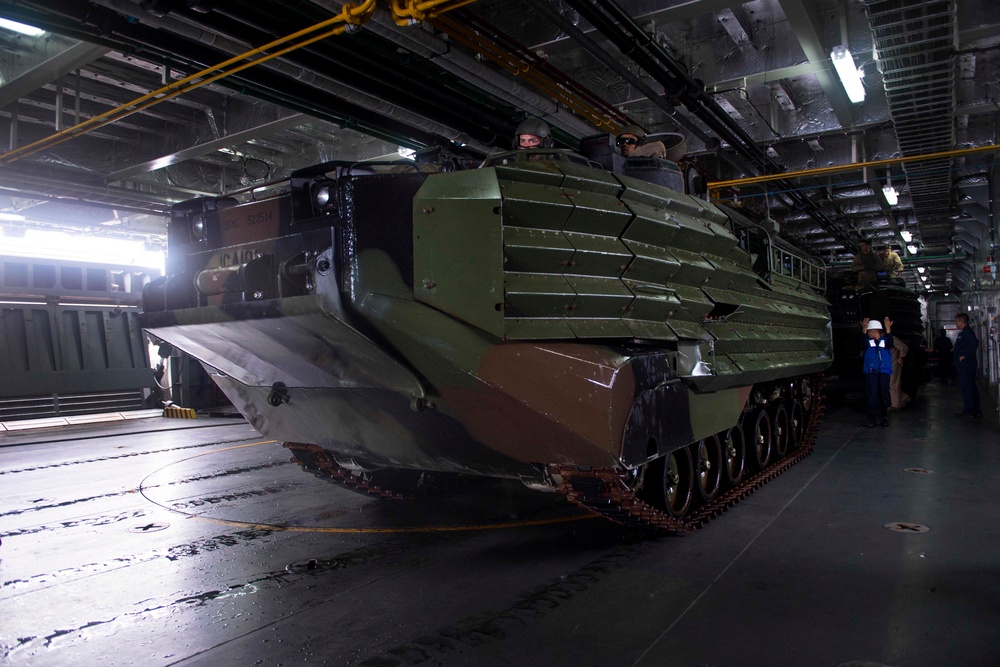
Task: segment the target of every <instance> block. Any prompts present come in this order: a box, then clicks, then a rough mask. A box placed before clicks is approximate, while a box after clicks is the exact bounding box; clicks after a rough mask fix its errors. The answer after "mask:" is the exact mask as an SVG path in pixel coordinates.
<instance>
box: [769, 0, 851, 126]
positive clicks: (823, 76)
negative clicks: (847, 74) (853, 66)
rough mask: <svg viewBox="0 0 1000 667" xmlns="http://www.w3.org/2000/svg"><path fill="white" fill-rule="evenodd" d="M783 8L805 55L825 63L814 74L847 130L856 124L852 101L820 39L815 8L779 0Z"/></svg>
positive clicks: (791, 0) (818, 62)
mask: <svg viewBox="0 0 1000 667" xmlns="http://www.w3.org/2000/svg"><path fill="white" fill-rule="evenodd" d="M778 2H779V4H780V5H781V9H782V11H784V12H785V16H786V17H787V18H788V22H789V23H790V24H791V26H792V30H793V31H794V32H795V36H796V37H798V40H799V46H801V47H802V52H803V53H805V54H806V58H808V59H809V62H810V63H812V64H814V65H822V68H820V69H818V70H817V71H816V72H815V74H816V78H817V79H819V85H820V86H821V87H822V88H823V92H824V93H825V94H826V97H827V99H828V100H829V102H830V108H831V109H833V113H834V114H836V116H837V120H838V121H840V125H841V127H843V128H845V129H847V128H850V127H852V126H853V125H854V110H853V109H852V106H851V101H850V100H849V99H848V98H847V92H846V91H845V90H844V86H843V85H842V84H841V83H840V80H839V79H838V78H837V77H836V76H834V73H833V70H832V67H831V65H830V54H829V53H827V52H826V49H825V48H824V47H823V42H822V40H821V39H820V35H821V34H822V30H821V29H820V28H821V26H820V25H818V23H817V22H816V21H815V20H814V17H815V15H816V13H817V12H816V10H815V9H814V8H810V7H806V6H805V3H803V2H802V0H778Z"/></svg>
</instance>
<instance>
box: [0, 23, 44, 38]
mask: <svg viewBox="0 0 1000 667" xmlns="http://www.w3.org/2000/svg"><path fill="white" fill-rule="evenodd" d="M0 28H6V29H7V30H13V31H14V32H19V33H21V34H22V35H28V36H29V37H38V36H39V35H44V34H45V31H44V30H42V29H41V28H36V27H35V26H33V25H26V24H24V23H18V22H17V21H11V20H9V19H0Z"/></svg>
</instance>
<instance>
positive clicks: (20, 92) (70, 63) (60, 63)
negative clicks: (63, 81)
mask: <svg viewBox="0 0 1000 667" xmlns="http://www.w3.org/2000/svg"><path fill="white" fill-rule="evenodd" d="M109 50H110V49H108V48H107V47H105V46H97V45H94V44H86V43H84V42H80V43H79V44H76V45H75V46H71V47H69V48H68V49H66V50H65V51H63V52H62V53H59V54H58V55H55V56H52V57H51V58H49V59H48V60H46V61H45V62H43V63H40V64H39V65H36V66H35V67H32V68H31V69H29V70H28V71H26V72H24V73H23V74H20V75H19V76H16V77H14V78H13V79H11V80H10V81H8V82H7V83H5V84H4V85H2V86H0V109H2V108H4V107H6V106H7V105H8V104H13V103H14V102H17V101H18V100H19V99H21V98H22V97H24V96H26V95H28V94H30V93H33V92H34V91H36V90H38V89H39V88H41V87H42V86H44V85H45V84H48V83H52V82H53V81H57V80H58V79H59V78H61V77H64V76H66V75H67V74H69V73H70V72H74V71H76V70H78V69H80V68H81V67H83V66H84V65H86V64H88V63H91V62H93V61H95V60H97V59H98V58H100V57H101V56H103V55H104V54H105V53H107V52H108V51H109Z"/></svg>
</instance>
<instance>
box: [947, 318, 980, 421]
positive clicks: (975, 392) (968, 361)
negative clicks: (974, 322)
mask: <svg viewBox="0 0 1000 667" xmlns="http://www.w3.org/2000/svg"><path fill="white" fill-rule="evenodd" d="M955 326H956V327H958V340H956V341H955V350H954V352H953V355H954V357H955V375H957V376H958V388H959V389H961V390H962V411H961V412H959V413H958V414H956V415H955V416H956V417H982V416H983V413H982V411H981V410H980V409H979V387H977V386H976V366H977V360H976V351H977V350H978V349H979V338H977V337H976V332H975V331H973V330H972V327H970V326H969V316H968V315H967V314H965V313H959V314H958V315H956V316H955Z"/></svg>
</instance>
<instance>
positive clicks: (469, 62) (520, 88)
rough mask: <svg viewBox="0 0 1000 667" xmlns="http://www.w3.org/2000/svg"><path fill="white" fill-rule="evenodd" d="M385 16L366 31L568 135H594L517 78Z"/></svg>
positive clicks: (582, 123) (566, 112) (372, 22)
mask: <svg viewBox="0 0 1000 667" xmlns="http://www.w3.org/2000/svg"><path fill="white" fill-rule="evenodd" d="M383 16H384V14H383V13H381V12H377V13H376V14H375V16H374V17H372V20H371V21H369V22H368V23H367V24H365V30H366V31H368V32H371V33H374V34H376V35H378V36H379V37H381V38H383V39H386V40H390V41H393V42H395V43H397V44H398V45H399V46H401V47H402V48H405V49H406V50H408V51H410V52H412V53H414V54H416V55H417V56H419V57H421V58H425V59H427V60H431V61H433V62H434V64H435V65H437V66H438V67H440V68H441V69H443V70H444V71H446V72H448V73H449V74H452V75H453V76H457V77H458V78H460V79H462V80H463V81H465V82H467V83H469V84H470V85H473V86H475V87H477V88H481V89H482V90H484V91H485V92H487V93H488V94H490V95H493V96H494V97H496V98H497V99H500V100H502V101H503V102H505V103H507V104H509V105H511V106H512V107H520V108H521V109H523V110H524V111H525V112H527V113H528V114H529V115H532V116H536V117H538V118H541V119H542V120H544V121H546V122H547V123H548V124H549V125H550V126H552V127H554V128H558V129H560V130H562V131H563V132H566V133H567V134H570V135H572V136H579V137H583V136H586V135H588V134H590V133H592V132H593V128H592V127H591V126H590V124H588V123H584V122H583V121H582V120H580V119H579V118H577V117H576V116H575V115H573V114H572V113H570V112H568V111H566V110H565V109H563V108H561V107H560V106H559V105H558V104H556V103H555V102H554V101H553V100H552V99H551V98H550V97H546V96H543V95H540V94H538V93H537V92H535V91H534V90H533V89H531V88H529V87H528V86H525V85H522V84H521V83H519V82H518V81H517V80H516V79H514V78H512V77H506V76H503V75H501V74H499V73H498V72H497V71H496V70H494V69H492V68H489V67H486V66H485V65H483V64H482V63H480V62H478V61H476V60H474V59H473V58H470V57H469V56H467V55H465V54H464V53H463V52H462V51H460V50H458V49H454V48H451V46H450V45H449V44H448V43H447V42H444V41H443V40H441V39H440V38H438V37H436V36H434V35H432V34H431V33H430V32H428V31H426V30H420V29H415V28H400V27H398V26H396V24H395V23H393V22H392V21H386V20H385V19H383Z"/></svg>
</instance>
